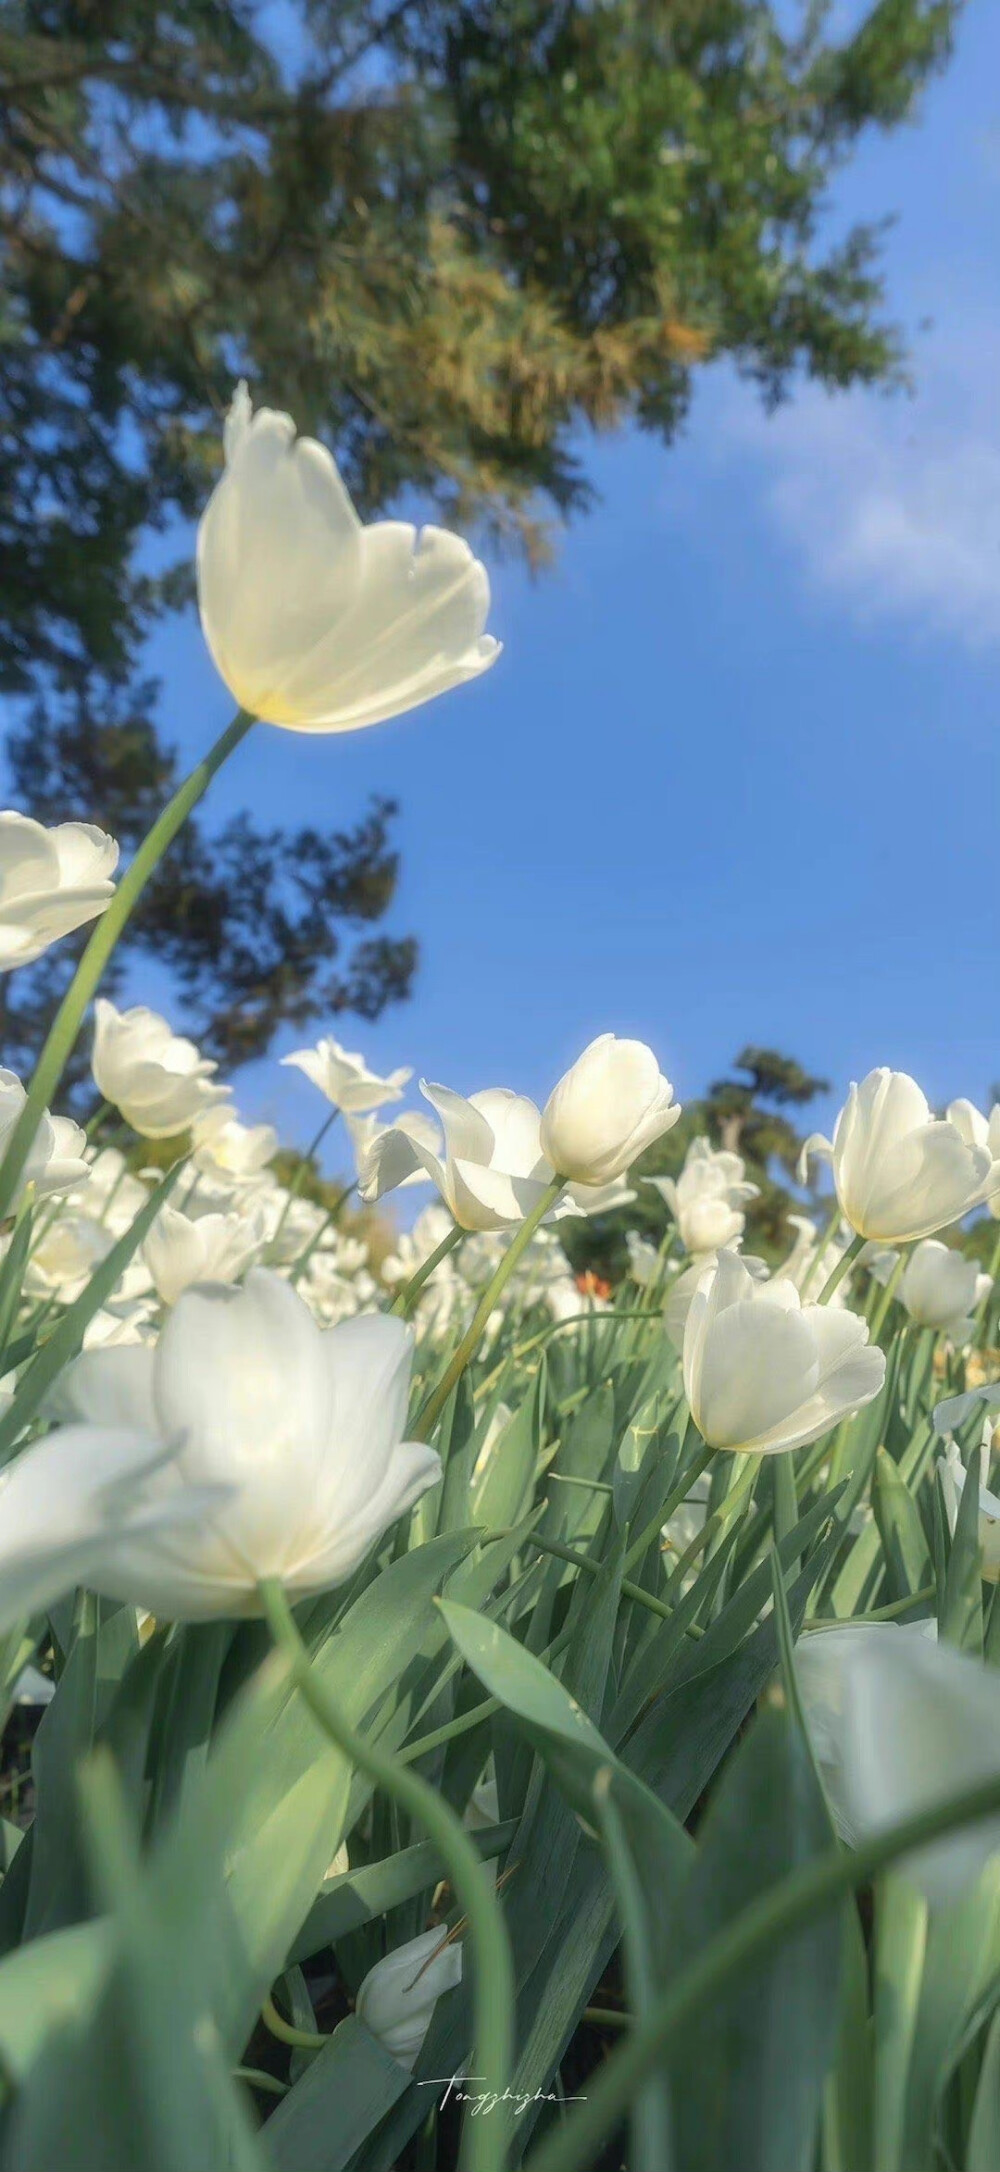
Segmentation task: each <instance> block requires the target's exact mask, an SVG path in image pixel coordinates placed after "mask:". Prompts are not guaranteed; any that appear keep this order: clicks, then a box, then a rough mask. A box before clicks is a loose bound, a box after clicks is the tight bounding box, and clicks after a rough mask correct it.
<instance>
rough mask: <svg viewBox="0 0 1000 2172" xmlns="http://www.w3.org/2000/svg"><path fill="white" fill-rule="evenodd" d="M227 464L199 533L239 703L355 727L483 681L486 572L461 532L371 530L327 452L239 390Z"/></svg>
mask: <svg viewBox="0 0 1000 2172" xmlns="http://www.w3.org/2000/svg"><path fill="white" fill-rule="evenodd" d="M225 455H226V466H225V472H224V474H223V476H222V479H221V481H220V482H219V484H218V485H217V487H216V489H215V490H214V491H213V493H212V496H211V498H210V499H209V502H208V505H207V506H206V508H205V512H204V515H203V517H202V521H201V526H200V528H199V531H198V600H199V605H200V609H201V623H202V630H203V632H204V635H205V640H206V642H207V643H208V647H209V651H210V653H211V656H212V660H213V662H214V664H215V667H216V670H217V671H218V672H219V673H220V675H221V677H222V678H223V679H224V680H225V682H226V685H227V686H228V688H229V691H230V693H231V694H232V695H233V697H234V700H236V701H237V702H238V703H239V705H240V707H241V709H245V710H246V711H247V712H248V713H249V714H250V715H251V716H258V717H263V719H264V721H265V722H266V723H268V724H281V725H284V726H285V728H286V729H288V730H291V731H299V732H346V731H356V730H358V729H359V728H360V726H361V725H364V724H377V723H379V722H380V721H381V720H382V719H383V718H385V717H390V716H398V715H399V714H400V713H401V712H402V711H403V710H406V709H415V708H417V707H418V706H419V704H420V703H421V702H425V701H430V700H431V698H432V696H433V695H435V694H442V693H444V692H445V691H446V689H447V688H448V687H451V686H459V685H461V683H462V682H463V680H465V679H475V678H478V676H479V674H480V672H483V671H486V670H488V668H489V666H490V664H492V663H493V662H494V661H495V659H496V657H497V656H498V654H499V644H498V642H496V641H494V640H493V639H492V637H491V636H490V635H488V634H484V632H483V628H484V626H485V624H486V617H487V613H488V611H489V604H490V584H489V581H488V579H487V577H486V570H485V567H483V566H482V565H480V563H479V560H478V559H477V558H475V557H473V554H472V552H471V550H470V549H469V546H468V544H467V543H464V542H463V541H462V539H461V537H460V536H456V535H450V534H448V533H447V532H446V531H445V530H444V529H443V528H423V529H421V531H420V533H419V534H418V533H417V530H416V529H415V528H412V527H411V526H410V525H409V523H408V522H407V521H401V520H383V521H377V522H376V523H375V524H374V525H373V526H371V527H367V528H365V527H363V526H362V524H361V522H360V521H359V519H358V516H357V514H356V512H355V510H354V507H353V505H352V504H351V501H350V498H349V497H348V495H347V492H346V490H345V488H344V485H343V483H342V481H341V479H340V476H339V474H338V472H337V468H336V465H335V463H334V461H333V459H332V458H331V456H330V454H329V453H328V452H327V450H326V448H325V446H323V445H320V444H318V443H317V442H316V440H315V439H314V438H309V437H299V438H297V437H296V435H295V425H294V423H293V421H292V419H291V417H290V416H289V415H282V414H278V413H276V412H275V411H274V409H272V408H268V407H262V408H260V409H259V410H258V412H257V414H256V415H255V414H254V413H253V411H252V408H251V404H250V397H249V394H248V392H247V388H246V386H245V385H242V384H241V385H240V387H239V389H238V391H237V393H236V397H235V399H234V400H233V403H232V406H231V407H230V410H229V415H228V417H227V420H226V428H225Z"/></svg>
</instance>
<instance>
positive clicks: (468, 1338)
mask: <svg viewBox="0 0 1000 2172" xmlns="http://www.w3.org/2000/svg"><path fill="white" fill-rule="evenodd" d="M564 1183H565V1178H564V1177H559V1176H556V1177H553V1179H552V1182H551V1184H547V1185H546V1187H545V1190H544V1191H543V1193H542V1196H541V1198H540V1199H539V1200H538V1202H537V1204H536V1205H535V1206H534V1207H532V1210H531V1213H530V1214H526V1215H525V1218H524V1220H523V1222H522V1223H521V1226H520V1228H519V1229H518V1230H516V1231H515V1233H514V1235H513V1237H512V1238H511V1241H510V1243H509V1245H508V1247H507V1250H506V1252H505V1253H504V1256H503V1258H502V1260H501V1261H500V1265H499V1267H498V1268H497V1271H496V1273H495V1274H494V1275H492V1276H491V1278H490V1280H489V1282H488V1283H487V1285H486V1288H485V1290H484V1291H483V1294H482V1296H481V1298H480V1300H479V1303H478V1305H477V1306H476V1309H475V1312H474V1313H473V1315H472V1320H471V1322H470V1325H469V1326H468V1327H467V1329H466V1331H465V1334H464V1335H463V1337H462V1340H461V1342H460V1343H459V1346H458V1349H457V1350H456V1352H455V1355H454V1357H453V1358H452V1359H451V1361H450V1363H449V1364H448V1365H446V1366H445V1369H444V1372H443V1373H442V1375H441V1378H440V1380H439V1381H438V1384H437V1386H436V1387H435V1388H432V1389H431V1392H430V1394H429V1396H428V1397H427V1400H426V1402H425V1403H423V1405H422V1406H421V1409H420V1411H419V1413H418V1416H417V1420H416V1424H415V1425H414V1428H413V1436H412V1437H413V1439H414V1440H429V1439H430V1436H431V1434H432V1432H433V1430H434V1427H435V1426H436V1424H437V1421H438V1419H439V1418H440V1416H441V1412H442V1411H443V1409H444V1406H445V1404H446V1402H447V1400H448V1397H449V1395H450V1394H451V1391H452V1389H453V1387H454V1386H455V1383H456V1381H458V1380H461V1377H462V1374H463V1373H464V1371H465V1368H466V1366H467V1365H468V1363H469V1361H470V1359H471V1358H473V1357H475V1354H476V1351H477V1350H478V1348H479V1344H480V1341H481V1339H482V1335H483V1331H484V1329H485V1326H486V1322H487V1320H488V1319H489V1316H490V1313H491V1312H492V1310H493V1307H494V1305H495V1304H496V1301H497V1298H498V1297H499V1296H500V1295H501V1293H502V1292H503V1291H504V1290H505V1289H506V1287H507V1284H508V1282H509V1281H510V1278H511V1275H512V1274H513V1272H514V1269H515V1267H516V1266H517V1263H518V1260H519V1259H520V1257H521V1254H522V1252H526V1251H527V1248H528V1246H529V1244H530V1243H531V1240H532V1237H533V1236H534V1234H535V1231H536V1229H537V1228H538V1227H539V1224H540V1223H541V1222H542V1221H544V1218H545V1216H546V1215H547V1213H548V1211H549V1208H550V1207H553V1206H554V1205H555V1203H556V1200H557V1199H558V1197H559V1194H560V1192H561V1191H562V1188H563V1184H564Z"/></svg>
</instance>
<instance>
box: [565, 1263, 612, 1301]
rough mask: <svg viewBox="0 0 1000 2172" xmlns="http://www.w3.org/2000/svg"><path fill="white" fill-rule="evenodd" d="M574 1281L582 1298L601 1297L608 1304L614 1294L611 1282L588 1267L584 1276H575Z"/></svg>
mask: <svg viewBox="0 0 1000 2172" xmlns="http://www.w3.org/2000/svg"><path fill="white" fill-rule="evenodd" d="M574 1281H575V1282H576V1286H577V1289H578V1290H579V1292H580V1295H581V1297H599V1298H600V1299H601V1301H602V1303H605V1304H606V1303H607V1300H608V1299H609V1297H610V1296H611V1294H612V1292H611V1284H610V1282H609V1281H608V1280H607V1279H606V1277H605V1276H604V1275H599V1274H597V1273H596V1272H595V1270H594V1268H593V1267H586V1268H585V1269H584V1271H583V1273H582V1275H575V1276H574Z"/></svg>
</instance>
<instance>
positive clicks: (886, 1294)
mask: <svg viewBox="0 0 1000 2172" xmlns="http://www.w3.org/2000/svg"><path fill="white" fill-rule="evenodd" d="M908 1257H909V1254H908V1252H907V1251H906V1249H905V1247H904V1249H903V1250H902V1251H901V1252H900V1255H899V1258H898V1260H897V1261H896V1264H895V1266H894V1268H893V1270H892V1273H891V1275H890V1276H889V1280H888V1282H887V1283H886V1285H885V1288H884V1290H883V1292H882V1295H881V1298H880V1299H879V1302H878V1305H877V1307H876V1310H875V1312H874V1314H873V1316H872V1328H871V1337H870V1340H871V1341H872V1342H873V1343H874V1342H877V1341H878V1339H879V1336H880V1335H881V1333H882V1329H883V1327H884V1326H885V1316H886V1313H887V1312H888V1310H889V1307H890V1305H891V1303H892V1300H893V1298H894V1297H895V1295H896V1291H897V1290H898V1288H899V1285H900V1282H901V1280H902V1274H903V1269H904V1267H905V1266H906V1262H907V1259H908Z"/></svg>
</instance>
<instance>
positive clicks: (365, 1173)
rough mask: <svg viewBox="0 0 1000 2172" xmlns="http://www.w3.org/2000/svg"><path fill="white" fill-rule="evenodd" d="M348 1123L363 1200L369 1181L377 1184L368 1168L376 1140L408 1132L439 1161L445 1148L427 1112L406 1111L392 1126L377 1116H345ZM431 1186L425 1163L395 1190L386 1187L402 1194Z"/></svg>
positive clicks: (419, 1165)
mask: <svg viewBox="0 0 1000 2172" xmlns="http://www.w3.org/2000/svg"><path fill="white" fill-rule="evenodd" d="M344 1121H345V1123H346V1125H347V1129H348V1132H349V1134H350V1140H351V1145H352V1147H353V1148H354V1166H355V1170H356V1171H357V1181H358V1189H359V1191H360V1192H361V1196H362V1198H364V1196H365V1194H364V1186H365V1185H366V1184H367V1183H368V1181H369V1177H371V1178H372V1179H373V1180H374V1176H375V1172H374V1170H369V1167H368V1162H369V1156H370V1154H371V1151H372V1147H373V1146H374V1144H375V1141H376V1139H381V1138H384V1136H385V1134H386V1132H387V1131H404V1132H406V1134H407V1136H408V1137H409V1138H410V1139H418V1140H419V1141H420V1144H421V1146H423V1147H426V1148H427V1149H428V1150H429V1152H430V1153H432V1154H433V1155H435V1157H437V1158H438V1159H439V1158H440V1155H441V1150H442V1146H443V1140H442V1137H441V1133H440V1131H439V1129H438V1126H437V1124H435V1123H434V1121H433V1119H432V1118H431V1117H429V1116H427V1115H425V1113H424V1111H423V1109H403V1110H402V1112H401V1113H400V1115H399V1116H394V1117H393V1120H392V1123H391V1124H380V1123H379V1120H378V1117H377V1116H345V1118H344ZM430 1182H431V1178H430V1176H429V1175H428V1172H427V1170H426V1169H425V1168H424V1166H423V1163H422V1162H420V1161H417V1162H415V1164H414V1166H413V1168H412V1169H411V1170H410V1172H409V1175H408V1176H404V1177H401V1178H400V1179H399V1181H398V1183H396V1184H394V1185H391V1186H390V1185H386V1186H385V1187H384V1188H385V1190H387V1191H388V1190H393V1191H402V1190H403V1188H404V1186H405V1187H406V1188H407V1189H409V1188H410V1187H411V1186H412V1185H414V1184H429V1183H430ZM429 1211H430V1210H429V1209H428V1212H429ZM432 1249H433V1247H432Z"/></svg>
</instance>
